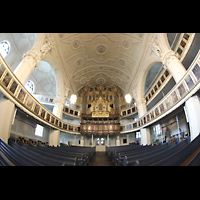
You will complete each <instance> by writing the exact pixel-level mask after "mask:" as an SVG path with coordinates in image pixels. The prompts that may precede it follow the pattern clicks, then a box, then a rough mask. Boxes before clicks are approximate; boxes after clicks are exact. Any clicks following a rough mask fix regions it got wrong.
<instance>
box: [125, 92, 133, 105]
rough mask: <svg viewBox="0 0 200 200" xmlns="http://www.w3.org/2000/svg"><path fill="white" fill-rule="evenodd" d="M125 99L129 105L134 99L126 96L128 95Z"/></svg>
mask: <svg viewBox="0 0 200 200" xmlns="http://www.w3.org/2000/svg"><path fill="white" fill-rule="evenodd" d="M125 99H126V102H127V103H131V100H132V97H131V95H130V94H126V95H125Z"/></svg>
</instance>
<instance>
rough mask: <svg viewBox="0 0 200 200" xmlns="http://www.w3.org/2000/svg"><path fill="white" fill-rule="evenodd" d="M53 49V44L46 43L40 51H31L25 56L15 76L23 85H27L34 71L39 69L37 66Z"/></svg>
mask: <svg viewBox="0 0 200 200" xmlns="http://www.w3.org/2000/svg"><path fill="white" fill-rule="evenodd" d="M51 48H52V47H51V44H50V43H49V42H46V43H44V44H43V46H42V47H41V49H40V50H39V51H35V50H34V49H31V50H30V51H28V52H27V53H25V54H24V55H23V60H22V61H21V62H20V63H19V65H18V66H17V68H16V69H15V71H14V73H15V75H16V76H17V78H18V79H19V80H20V81H21V83H22V84H23V85H25V83H26V82H27V79H28V78H29V76H30V75H31V73H32V71H33V70H34V69H36V68H37V67H38V66H37V65H38V64H39V63H40V61H41V60H42V58H43V57H44V56H45V55H46V53H47V52H49V51H50V50H51Z"/></svg>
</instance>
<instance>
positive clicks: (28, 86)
mask: <svg viewBox="0 0 200 200" xmlns="http://www.w3.org/2000/svg"><path fill="white" fill-rule="evenodd" d="M25 88H26V89H27V90H28V91H29V92H30V93H31V94H33V91H34V83H33V81H31V80H29V81H27V83H26V85H25Z"/></svg>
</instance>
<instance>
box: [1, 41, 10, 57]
mask: <svg viewBox="0 0 200 200" xmlns="http://www.w3.org/2000/svg"><path fill="white" fill-rule="evenodd" d="M9 52H10V43H9V42H8V41H7V40H3V41H2V42H1V43H0V53H1V55H2V57H3V58H5V57H6V56H7V55H8V53H9Z"/></svg>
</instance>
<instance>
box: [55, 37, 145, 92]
mask: <svg viewBox="0 0 200 200" xmlns="http://www.w3.org/2000/svg"><path fill="white" fill-rule="evenodd" d="M54 36H55V35H54ZM56 37H57V41H58V44H57V45H58V46H59V52H60V54H61V57H62V62H63V65H64V70H65V72H66V74H67V77H68V79H69V80H70V83H71V85H73V87H74V90H75V92H78V91H79V90H80V89H81V88H82V87H83V86H84V85H88V86H89V87H95V86H96V85H97V84H103V85H105V86H109V87H111V86H113V85H117V86H119V87H120V88H121V89H122V91H124V92H126V91H127V90H128V88H129V87H130V84H131V83H132V79H133V77H134V74H135V73H136V71H137V68H138V61H139V60H140V58H141V53H142V51H141V50H142V47H143V46H144V38H145V33H57V35H56Z"/></svg>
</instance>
